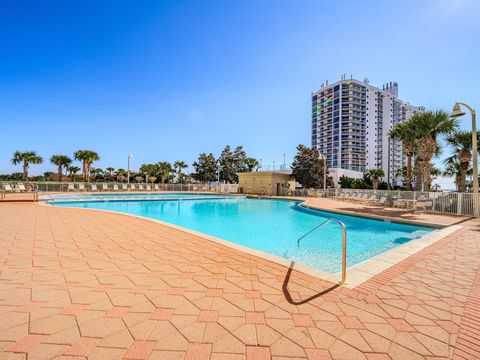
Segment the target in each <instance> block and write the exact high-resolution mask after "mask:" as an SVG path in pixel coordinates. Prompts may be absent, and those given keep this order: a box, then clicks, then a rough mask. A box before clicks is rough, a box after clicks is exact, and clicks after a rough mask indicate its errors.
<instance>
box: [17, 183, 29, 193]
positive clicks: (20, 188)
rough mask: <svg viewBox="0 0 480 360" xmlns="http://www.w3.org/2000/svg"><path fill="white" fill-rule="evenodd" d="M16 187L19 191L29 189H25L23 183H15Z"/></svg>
mask: <svg viewBox="0 0 480 360" xmlns="http://www.w3.org/2000/svg"><path fill="white" fill-rule="evenodd" d="M17 188H18V191H19V192H28V191H30V190H29V189H28V190H27V189H26V188H25V185H23V184H17Z"/></svg>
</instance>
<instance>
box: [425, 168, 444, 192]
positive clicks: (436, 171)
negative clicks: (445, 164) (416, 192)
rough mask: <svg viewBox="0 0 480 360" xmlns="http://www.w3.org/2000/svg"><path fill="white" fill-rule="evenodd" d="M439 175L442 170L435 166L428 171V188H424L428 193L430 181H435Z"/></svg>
mask: <svg viewBox="0 0 480 360" xmlns="http://www.w3.org/2000/svg"><path fill="white" fill-rule="evenodd" d="M440 175H442V170H440V169H439V168H438V167H436V166H432V168H431V169H430V174H429V177H428V186H427V188H426V189H427V190H428V191H431V190H432V181H433V180H435V179H436V178H437V177H439V176H440Z"/></svg>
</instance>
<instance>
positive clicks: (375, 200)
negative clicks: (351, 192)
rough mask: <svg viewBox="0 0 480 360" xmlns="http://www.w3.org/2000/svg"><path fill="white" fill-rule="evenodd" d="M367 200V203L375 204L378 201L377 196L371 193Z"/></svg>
mask: <svg viewBox="0 0 480 360" xmlns="http://www.w3.org/2000/svg"><path fill="white" fill-rule="evenodd" d="M367 202H368V203H369V204H376V203H377V202H378V197H377V195H372V196H370V197H369V198H368V199H367Z"/></svg>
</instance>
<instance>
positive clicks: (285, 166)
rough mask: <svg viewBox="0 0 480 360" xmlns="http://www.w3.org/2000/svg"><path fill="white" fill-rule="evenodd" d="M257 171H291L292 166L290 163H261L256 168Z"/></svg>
mask: <svg viewBox="0 0 480 360" xmlns="http://www.w3.org/2000/svg"><path fill="white" fill-rule="evenodd" d="M256 171H257V172H283V173H291V172H292V168H291V164H281V165H262V166H260V167H259V168H258V169H256Z"/></svg>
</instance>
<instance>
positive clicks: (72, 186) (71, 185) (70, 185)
mask: <svg viewBox="0 0 480 360" xmlns="http://www.w3.org/2000/svg"><path fill="white" fill-rule="evenodd" d="M67 191H75V184H68V188H67Z"/></svg>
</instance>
